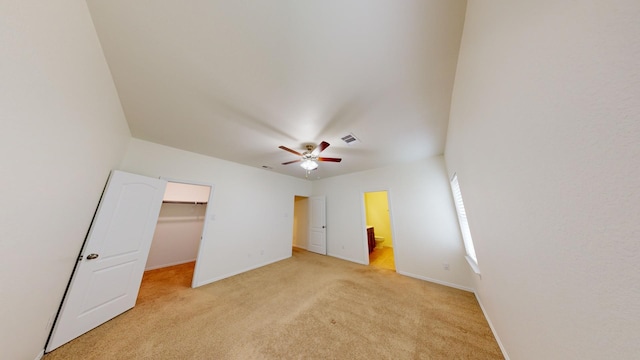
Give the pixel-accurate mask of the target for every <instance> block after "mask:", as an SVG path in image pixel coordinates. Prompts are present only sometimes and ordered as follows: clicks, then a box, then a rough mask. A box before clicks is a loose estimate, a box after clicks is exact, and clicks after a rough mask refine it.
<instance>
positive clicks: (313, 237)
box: [308, 196, 327, 255]
mask: <svg viewBox="0 0 640 360" xmlns="http://www.w3.org/2000/svg"><path fill="white" fill-rule="evenodd" d="M326 230H327V227H326V199H325V197H324V196H312V197H310V198H309V247H308V250H309V251H313V252H315V253H318V254H322V255H326V254H327V231H326Z"/></svg>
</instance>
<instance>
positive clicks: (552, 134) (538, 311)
mask: <svg viewBox="0 0 640 360" xmlns="http://www.w3.org/2000/svg"><path fill="white" fill-rule="evenodd" d="M466 16H467V17H466V22H465V29H464V35H463V40H462V47H461V52H460V57H459V63H458V70H457V77H456V82H455V87H454V89H455V90H454V96H453V102H452V109H451V120H450V126H449V136H448V141H447V148H446V152H445V154H446V162H447V167H448V170H449V172H450V173H452V172H457V173H458V178H459V181H460V186H461V189H462V195H463V196H464V201H465V205H466V209H467V214H468V219H469V224H470V227H471V233H472V235H473V239H474V243H475V248H476V251H477V255H478V262H479V265H480V269H481V271H482V278H477V277H475V279H476V280H475V287H476V288H477V291H478V295H479V297H480V299H481V302H482V303H483V305H484V307H485V309H486V311H487V314H488V315H489V318H490V320H491V322H492V323H493V325H494V327H495V329H496V330H497V333H498V336H499V337H500V339H501V341H502V343H503V345H504V347H505V348H506V350H507V353H508V355H509V356H510V358H512V359H518V360H520V359H635V358H637V357H638V354H640V342H638V334H640V271H639V269H640V267H639V266H640V265H639V264H640V262H639V260H640V241H639V239H640V217H639V214H640V182H639V179H640V121H639V119H640V66H639V64H640V62H639V59H640V21H638V19H640V2H638V1H637V0H614V1H599V2H595V1H557V0H545V1H527V2H522V1H496V0H493V1H490V0H486V1H470V2H469V5H468V9H467V15H466Z"/></svg>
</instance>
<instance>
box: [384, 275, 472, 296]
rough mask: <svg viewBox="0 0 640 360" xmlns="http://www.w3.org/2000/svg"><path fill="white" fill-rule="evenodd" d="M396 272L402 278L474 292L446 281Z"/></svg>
mask: <svg viewBox="0 0 640 360" xmlns="http://www.w3.org/2000/svg"><path fill="white" fill-rule="evenodd" d="M396 272H397V273H398V274H401V275H404V276H408V277H412V278H416V279H420V280H424V281H428V282H432V283H436V284H440V285H444V286H448V287H452V288H455V289H459V290H464V291H468V292H474V291H473V289H472V288H470V287H466V286H461V285H458V284H453V283H449V282H446V281H441V280H436V279H432V278H428V277H425V276H420V275H416V274H411V273H408V272H405V271H399V270H397V271H396Z"/></svg>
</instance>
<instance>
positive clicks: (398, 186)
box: [313, 156, 471, 289]
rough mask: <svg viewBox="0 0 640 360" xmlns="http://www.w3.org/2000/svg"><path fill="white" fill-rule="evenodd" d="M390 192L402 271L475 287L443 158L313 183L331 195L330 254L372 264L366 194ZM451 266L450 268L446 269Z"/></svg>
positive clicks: (318, 190) (320, 192)
mask: <svg viewBox="0 0 640 360" xmlns="http://www.w3.org/2000/svg"><path fill="white" fill-rule="evenodd" d="M379 190H387V191H388V192H389V208H390V216H391V222H392V229H393V240H394V255H395V260H396V269H397V271H398V272H399V273H403V274H406V275H410V276H414V277H418V278H422V279H428V280H432V281H436V282H440V283H445V284H448V285H452V286H456V287H460V288H465V289H469V288H470V286H471V279H470V273H469V268H468V266H467V263H466V262H465V260H464V248H463V245H462V240H461V237H460V230H459V228H458V223H457V217H456V214H455V208H454V207H453V202H452V197H451V190H450V186H449V182H448V178H447V174H446V170H445V166H444V159H443V157H441V156H437V157H433V158H430V159H426V160H422V161H418V162H415V163H410V164H403V165H397V166H391V167H387V168H381V169H375V170H369V171H364V172H359V173H354V174H349V175H343V176H337V177H332V178H328V179H324V180H317V181H314V182H313V193H314V194H315V195H326V197H327V252H328V254H329V255H331V256H336V257H339V258H343V259H347V260H351V261H355V262H359V263H363V264H366V263H368V251H367V240H366V230H365V226H366V224H365V218H364V193H365V192H368V191H379ZM443 263H448V264H450V270H449V271H446V270H444V269H443Z"/></svg>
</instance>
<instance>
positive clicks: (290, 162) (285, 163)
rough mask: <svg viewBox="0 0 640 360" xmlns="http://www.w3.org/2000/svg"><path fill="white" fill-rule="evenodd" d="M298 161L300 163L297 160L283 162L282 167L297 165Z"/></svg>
mask: <svg viewBox="0 0 640 360" xmlns="http://www.w3.org/2000/svg"><path fill="white" fill-rule="evenodd" d="M300 161H302V160H300V159H298V160H292V161H287V162H283V163H282V165H289V164H293V163H297V162H300Z"/></svg>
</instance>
